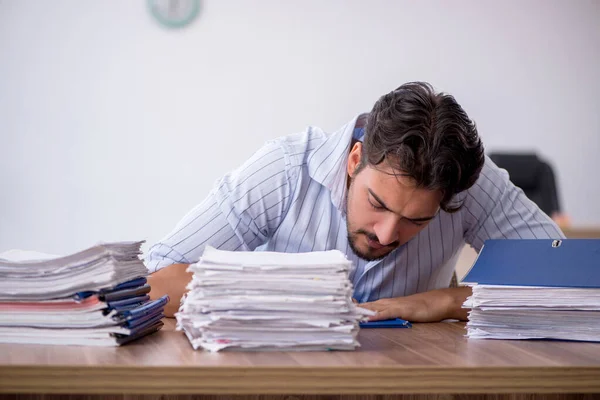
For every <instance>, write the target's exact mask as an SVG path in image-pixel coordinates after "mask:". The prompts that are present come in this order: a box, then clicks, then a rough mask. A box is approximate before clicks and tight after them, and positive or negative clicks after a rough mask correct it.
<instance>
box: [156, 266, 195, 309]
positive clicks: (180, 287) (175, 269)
mask: <svg viewBox="0 0 600 400" xmlns="http://www.w3.org/2000/svg"><path fill="white" fill-rule="evenodd" d="M187 267H188V264H173V265H169V266H168V267H165V268H163V269H161V270H160V271H157V272H155V273H153V274H152V275H150V276H149V277H148V283H149V284H150V286H151V288H152V289H151V290H150V298H151V299H152V300H154V299H158V298H159V297H161V296H164V295H165V294H166V295H168V296H169V299H170V301H169V303H168V304H167V305H166V306H165V316H167V317H171V318H172V317H173V316H174V314H175V313H176V312H177V310H178V309H179V303H180V301H181V297H182V296H183V294H184V293H185V292H186V291H187V289H186V286H187V284H188V283H189V282H190V280H191V279H192V273H191V272H187V271H186V270H187Z"/></svg>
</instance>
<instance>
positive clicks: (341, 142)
mask: <svg viewBox="0 0 600 400" xmlns="http://www.w3.org/2000/svg"><path fill="white" fill-rule="evenodd" d="M358 117H359V116H358V115H357V116H356V117H354V118H353V119H352V120H351V121H350V122H348V123H347V124H346V125H344V126H343V127H341V128H340V129H339V130H337V131H336V132H335V133H332V134H331V135H329V136H328V137H327V139H325V141H324V142H323V143H321V145H319V146H318V147H317V148H316V149H315V150H314V151H313V152H312V154H311V155H310V156H309V157H308V160H307V167H308V174H309V175H310V177H311V178H312V179H314V180H315V181H317V182H318V183H320V184H321V185H323V186H324V187H326V188H327V189H328V190H329V192H330V193H331V202H332V203H333V205H334V206H335V207H336V208H337V209H338V210H340V211H341V212H342V214H344V215H345V214H346V186H347V183H346V180H347V177H348V173H347V165H348V155H349V153H350V146H351V144H352V138H353V137H354V134H355V129H354V128H355V125H356V120H357V119H358ZM356 131H357V136H360V139H362V129H360V131H361V132H360V133H359V132H358V131H359V129H358V128H357V129H356ZM357 139H359V138H357ZM360 139H359V140H360Z"/></svg>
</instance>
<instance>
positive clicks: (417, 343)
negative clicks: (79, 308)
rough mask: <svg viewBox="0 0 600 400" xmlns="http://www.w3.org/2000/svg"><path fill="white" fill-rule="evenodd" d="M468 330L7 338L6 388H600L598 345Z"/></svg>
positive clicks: (421, 327)
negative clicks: (348, 342)
mask: <svg viewBox="0 0 600 400" xmlns="http://www.w3.org/2000/svg"><path fill="white" fill-rule="evenodd" d="M464 334H465V330H464V324H463V323H456V322H455V323H438V324H415V325H414V327H413V328H412V329H395V330H394V329H373V330H362V331H361V332H360V336H359V340H360V342H361V344H362V347H361V349H360V350H358V351H354V352H320V353H315V352H312V353H283V352H279V353H233V352H230V353H208V352H203V351H193V350H192V348H191V346H190V345H189V343H188V341H187V339H186V338H185V337H184V335H183V334H182V333H181V332H177V331H175V330H174V329H173V321H172V320H167V326H166V327H165V328H164V329H163V330H162V331H161V332H159V333H157V334H154V335H152V336H149V337H146V338H144V339H142V340H139V341H137V342H135V343H131V344H129V345H127V346H124V347H121V348H92V347H65V346H40V345H6V344H0V393H5V394H7V393H38V394H41V393H47V394H48V393H68V394H89V395H106V394H120V395H121V397H119V398H139V397H128V396H126V395H127V394H130V395H133V394H146V395H154V398H159V395H163V396H162V397H160V398H162V399H164V398H165V396H164V395H183V394H196V395H200V394H205V395H229V394H238V395H255V394H267V395H282V394H292V395H294V396H292V397H287V398H292V399H293V398H302V396H301V395H315V394H322V395H323V394H329V395H334V394H335V395H340V394H345V395H356V396H355V397H353V396H350V397H351V398H354V399H359V398H360V399H365V398H371V399H374V398H376V397H375V396H367V395H368V394H371V395H375V394H389V395H391V394H425V393H427V394H448V393H488V394H493V393H495V394H502V393H600V343H599V344H596V343H576V342H556V341H492V340H468V339H466V338H465V337H464ZM12 397H13V398H15V396H12ZM166 397H169V398H170V397H171V396H166ZM21 398H33V397H32V396H27V397H21ZM39 398H41V397H39ZM49 398H52V396H45V397H44V399H49ZM86 398H93V397H90V396H87V397H86ZM97 398H99V397H97ZM111 398H115V397H114V396H112V397H111ZM187 398H188V399H189V397H187ZM207 398H214V397H207ZM227 398H231V396H228V397H227ZM253 398H257V397H253ZM260 398H261V399H264V398H286V397H285V396H273V397H269V396H267V397H260ZM309 398H315V396H309ZM328 398H331V397H328ZM378 398H381V397H378ZM385 398H386V399H387V398H400V397H396V396H393V397H392V396H385ZM410 398H412V399H415V398H421V397H419V396H417V397H415V396H413V397H410ZM428 398H431V397H428ZM434 398H444V399H446V398H451V397H448V396H446V397H439V396H436V397H434ZM461 398H470V397H468V396H467V397H464V396H463V397H461ZM477 398H480V397H477ZM493 398H495V399H498V398H501V397H498V396H495V397H493ZM510 398H511V399H515V398H519V397H518V396H512V397H510ZM523 398H528V399H531V398H532V397H531V396H528V397H523ZM544 398H548V397H547V396H545V397H544ZM551 398H552V397H551ZM553 398H565V397H564V396H561V397H553ZM577 398H581V396H580V397H577Z"/></svg>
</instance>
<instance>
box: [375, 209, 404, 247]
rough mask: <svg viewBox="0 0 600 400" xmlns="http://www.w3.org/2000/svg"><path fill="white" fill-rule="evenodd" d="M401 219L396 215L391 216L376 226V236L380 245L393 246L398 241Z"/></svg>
mask: <svg viewBox="0 0 600 400" xmlns="http://www.w3.org/2000/svg"><path fill="white" fill-rule="evenodd" d="M399 223H400V219H399V218H397V217H396V216H395V215H390V216H388V217H386V218H384V219H383V220H382V221H380V222H379V223H378V224H376V225H375V227H374V229H375V234H376V235H377V239H379V243H381V244H382V245H384V246H387V245H389V244H392V243H394V242H396V241H397V240H398V232H399V226H398V225H399Z"/></svg>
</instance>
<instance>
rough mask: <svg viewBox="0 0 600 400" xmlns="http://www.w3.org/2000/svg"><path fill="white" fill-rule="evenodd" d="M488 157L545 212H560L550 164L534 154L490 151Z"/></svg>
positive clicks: (554, 179) (549, 213) (550, 213)
mask: <svg viewBox="0 0 600 400" xmlns="http://www.w3.org/2000/svg"><path fill="white" fill-rule="evenodd" d="M489 156H490V158H491V159H492V161H493V162H494V163H496V165H498V166H499V167H500V168H504V169H505V170H506V171H508V174H509V175H510V180H511V181H512V183H514V184H515V185H516V186H518V187H520V188H521V189H523V192H525V195H526V196H527V197H529V199H531V201H533V202H534V203H535V204H537V205H538V207H540V208H541V209H542V211H544V212H545V213H546V214H548V215H550V216H552V214H553V213H558V212H560V204H559V200H558V190H557V188H556V178H555V176H554V171H553V169H552V167H551V166H550V164H548V163H547V162H546V161H544V160H542V159H540V158H539V157H538V156H537V155H536V154H519V153H499V152H497V153H490V154H489Z"/></svg>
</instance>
